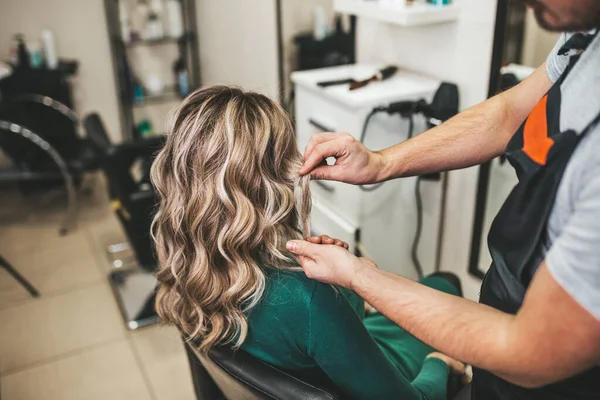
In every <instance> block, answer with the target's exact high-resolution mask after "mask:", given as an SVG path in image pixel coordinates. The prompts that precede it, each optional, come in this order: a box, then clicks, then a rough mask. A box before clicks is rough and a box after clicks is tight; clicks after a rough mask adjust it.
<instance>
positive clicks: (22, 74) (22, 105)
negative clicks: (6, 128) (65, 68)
mask: <svg viewBox="0 0 600 400" xmlns="http://www.w3.org/2000/svg"><path fill="white" fill-rule="evenodd" d="M0 93H1V94H2V99H3V100H4V101H9V102H11V103H13V104H12V106H11V107H12V108H13V109H14V110H18V117H17V118H18V120H15V118H12V119H11V121H14V122H16V123H19V124H21V125H23V126H26V127H27V128H29V129H31V130H32V131H34V132H36V133H37V134H39V135H40V136H42V137H43V138H44V140H46V141H47V142H48V143H50V145H52V147H54V148H55V149H56V151H58V152H59V153H60V154H61V156H62V157H63V158H65V159H67V160H69V159H75V158H78V157H79V156H80V153H81V149H80V146H81V138H79V136H78V134H77V124H76V123H75V122H74V121H72V120H71V119H69V118H67V117H65V116H64V115H62V114H60V113H59V112H57V111H56V110H53V109H52V108H49V107H46V106H44V105H42V104H37V103H34V102H29V101H16V99H18V98H19V97H20V96H22V95H29V94H38V95H43V96H48V97H51V98H53V99H54V100H57V101H59V102H61V103H63V104H65V105H66V106H67V107H70V108H73V104H72V103H73V102H72V99H71V94H70V87H69V83H68V81H67V80H66V77H65V75H64V74H63V73H61V72H59V71H52V70H38V69H35V70H16V71H15V72H14V73H13V74H12V75H9V76H7V77H6V78H4V79H2V80H0ZM43 158H44V159H45V157H43Z"/></svg>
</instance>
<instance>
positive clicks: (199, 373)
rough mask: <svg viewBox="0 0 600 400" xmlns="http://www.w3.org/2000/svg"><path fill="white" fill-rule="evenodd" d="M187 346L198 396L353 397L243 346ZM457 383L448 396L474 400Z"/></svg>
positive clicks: (251, 399) (245, 399) (202, 399)
mask: <svg viewBox="0 0 600 400" xmlns="http://www.w3.org/2000/svg"><path fill="white" fill-rule="evenodd" d="M185 349H186V353H187V356H188V361H189V364H190V370H191V373H192V381H193V383H194V390H195V393H196V398H197V399H198V400H216V399H219V400H221V399H222V400H267V399H269V400H307V399H311V400H313V399H314V400H350V398H349V397H348V396H345V395H344V394H342V392H341V391H340V390H339V389H338V388H336V387H335V386H334V385H333V384H332V383H326V382H327V380H323V382H307V381H304V380H303V379H301V378H299V377H296V376H293V374H291V373H289V372H286V371H283V370H281V369H279V368H276V367H273V366H271V365H269V364H267V363H265V362H263V361H260V360H258V359H257V358H255V357H253V356H251V355H250V354H248V353H246V352H244V351H243V350H238V351H235V352H234V351H232V350H231V349H229V348H225V347H217V348H213V349H212V350H211V351H209V352H208V354H202V353H200V352H199V351H198V350H196V349H195V348H193V346H191V345H190V344H189V343H185ZM323 375H325V374H323ZM456 384H457V381H456V380H453V379H452V378H451V379H450V382H449V386H450V387H449V390H448V393H449V394H448V395H449V397H448V399H449V400H450V399H451V400H471V387H470V386H467V387H465V388H463V390H461V391H460V393H459V394H458V395H457V396H454V394H455V393H456V392H457V391H458V390H456V389H453V388H452V387H456Z"/></svg>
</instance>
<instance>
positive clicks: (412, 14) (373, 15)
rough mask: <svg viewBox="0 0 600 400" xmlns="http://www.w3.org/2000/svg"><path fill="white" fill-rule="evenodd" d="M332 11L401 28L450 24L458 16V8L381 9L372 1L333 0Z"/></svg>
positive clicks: (420, 4) (421, 5)
mask: <svg viewBox="0 0 600 400" xmlns="http://www.w3.org/2000/svg"><path fill="white" fill-rule="evenodd" d="M333 9H334V10H335V11H337V12H339V13H343V14H351V15H356V16H357V17H364V18H368V19H374V20H377V21H382V22H387V23H391V24H396V25H401V26H419V25H431V24H440V23H445V22H452V21H456V20H457V19H458V16H459V15H460V6H459V5H457V4H451V5H448V6H435V5H432V4H424V3H416V4H413V5H411V6H407V7H404V8H388V7H381V6H380V5H379V2H377V1H373V0H334V2H333Z"/></svg>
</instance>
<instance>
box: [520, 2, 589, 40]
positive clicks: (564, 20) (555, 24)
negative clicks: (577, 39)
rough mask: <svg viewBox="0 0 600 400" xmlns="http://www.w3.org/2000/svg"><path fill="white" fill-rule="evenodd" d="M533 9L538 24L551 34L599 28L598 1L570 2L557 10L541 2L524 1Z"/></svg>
mask: <svg viewBox="0 0 600 400" xmlns="http://www.w3.org/2000/svg"><path fill="white" fill-rule="evenodd" d="M525 3H527V4H528V5H529V6H530V7H531V8H533V10H534V13H535V17H536V19H537V21H538V24H539V25H540V26H541V27H542V28H544V29H546V30H548V31H553V32H585V31H589V30H592V29H597V28H599V27H600V1H599V0H578V1H572V2H570V4H569V5H566V6H565V7H564V9H562V10H558V9H554V8H552V7H550V6H547V5H546V4H544V2H543V1H539V2H538V1H535V0H525Z"/></svg>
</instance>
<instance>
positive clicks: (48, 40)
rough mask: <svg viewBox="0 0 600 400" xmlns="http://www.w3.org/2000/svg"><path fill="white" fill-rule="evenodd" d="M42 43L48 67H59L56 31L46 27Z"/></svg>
mask: <svg viewBox="0 0 600 400" xmlns="http://www.w3.org/2000/svg"><path fill="white" fill-rule="evenodd" d="M42 43H43V46H44V56H45V58H46V68H48V69H56V68H58V54H57V52H56V41H55V40H54V33H53V32H52V31H51V30H50V29H44V30H43V31H42Z"/></svg>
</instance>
